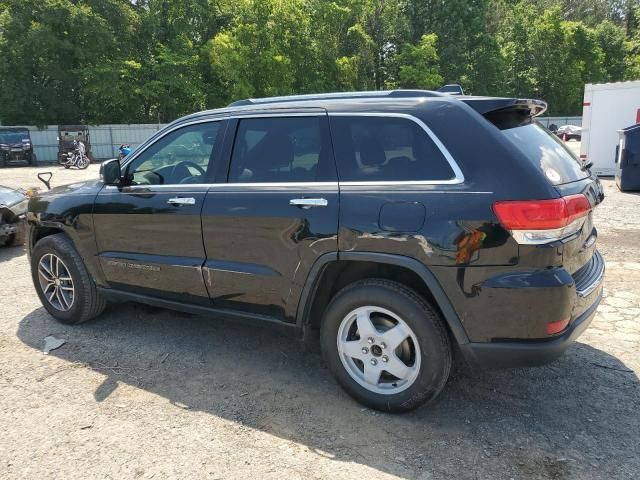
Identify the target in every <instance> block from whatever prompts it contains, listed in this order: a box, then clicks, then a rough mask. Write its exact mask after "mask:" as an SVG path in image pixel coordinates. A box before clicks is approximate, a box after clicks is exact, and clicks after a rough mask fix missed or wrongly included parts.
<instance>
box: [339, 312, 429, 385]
mask: <svg viewBox="0 0 640 480" xmlns="http://www.w3.org/2000/svg"><path fill="white" fill-rule="evenodd" d="M337 342H338V354H339V355H340V360H341V361H342V365H343V366H344V368H345V370H346V371H347V373H348V374H349V376H350V377H351V378H352V379H353V380H355V381H356V382H357V383H359V384H360V385H361V386H362V387H364V388H366V389H367V390H369V391H371V392H374V393H378V394H385V395H391V394H396V393H400V392H402V391H403V390H406V389H407V388H409V387H410V386H411V385H412V384H413V383H414V382H415V380H416V378H417V377H418V374H419V373H420V362H421V354H420V348H419V344H418V339H417V337H416V335H415V333H414V332H413V330H411V328H410V327H409V325H408V324H407V323H406V322H405V321H404V320H402V318H400V317H399V316H398V315H396V314H395V313H393V312H391V311H390V310H387V309H385V308H381V307H376V306H364V307H359V308H356V309H355V310H352V311H351V312H349V313H348V314H347V315H346V316H345V317H344V318H343V320H342V322H341V323H340V327H339V328H338V335H337Z"/></svg>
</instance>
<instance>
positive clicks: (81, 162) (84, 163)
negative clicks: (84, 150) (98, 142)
mask: <svg viewBox="0 0 640 480" xmlns="http://www.w3.org/2000/svg"><path fill="white" fill-rule="evenodd" d="M89 163H90V161H89V157H87V156H86V155H82V156H81V157H80V158H78V163H77V164H76V165H77V167H78V168H79V169H80V170H84V169H85V168H87V167H88V166H89Z"/></svg>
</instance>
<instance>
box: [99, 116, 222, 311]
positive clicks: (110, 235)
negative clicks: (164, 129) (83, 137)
mask: <svg viewBox="0 0 640 480" xmlns="http://www.w3.org/2000/svg"><path fill="white" fill-rule="evenodd" d="M224 126H225V122H224V121H212V120H207V121H199V122H198V123H193V124H189V125H185V126H182V127H179V128H176V129H174V130H172V131H170V132H168V133H167V134H166V135H164V136H162V137H160V138H159V139H158V140H156V141H155V142H154V143H152V144H151V145H150V146H149V147H147V148H146V149H145V150H144V151H143V152H142V153H140V154H136V156H135V157H134V158H133V159H132V160H131V161H130V162H129V163H128V164H127V166H126V168H125V170H124V175H125V178H126V179H127V180H126V182H125V185H123V186H121V187H114V186H107V187H104V188H103V190H102V191H101V192H100V193H99V194H98V196H97V198H96V203H95V208H94V228H95V235H96V242H97V247H98V257H99V261H100V265H101V267H102V270H103V272H104V275H105V278H106V280H107V282H108V283H109V285H110V286H111V287H112V288H116V289H120V290H124V291H128V292H132V293H140V294H146V295H153V296H162V297H163V298H165V299H169V300H175V301H180V302H191V303H203V304H208V303H209V297H208V293H207V289H206V288H205V286H204V280H203V277H202V265H203V263H204V260H205V252H204V246H203V243H202V225H201V222H200V212H201V210H202V206H203V203H204V199H205V196H206V193H207V190H208V189H209V184H208V182H209V178H210V177H211V173H212V172H213V169H214V167H215V166H216V159H217V156H218V152H219V150H220V146H221V143H222V138H223V136H224Z"/></svg>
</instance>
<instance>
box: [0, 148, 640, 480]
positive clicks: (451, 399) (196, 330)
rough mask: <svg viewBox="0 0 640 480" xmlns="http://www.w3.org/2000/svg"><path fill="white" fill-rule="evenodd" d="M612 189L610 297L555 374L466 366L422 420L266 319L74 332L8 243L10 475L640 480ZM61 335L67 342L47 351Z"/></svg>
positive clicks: (624, 280)
mask: <svg viewBox="0 0 640 480" xmlns="http://www.w3.org/2000/svg"><path fill="white" fill-rule="evenodd" d="M572 146H573V145H572ZM36 170H37V169H35V168H13V169H4V170H0V184H5V185H14V186H21V187H32V186H36V185H38V183H39V182H38V181H37V180H35V171H36ZM39 170H47V169H46V168H41V169H39ZM51 170H52V171H54V179H53V183H54V185H59V184H62V183H68V182H73V181H78V180H81V179H84V178H91V177H95V176H96V175H97V167H96V166H91V167H90V169H89V170H87V171H84V172H78V171H65V170H64V169H61V168H59V167H53V168H51ZM604 184H605V188H606V193H607V199H606V200H605V202H604V204H603V205H602V206H601V207H600V208H599V209H598V210H597V212H596V217H597V218H596V222H597V225H598V227H599V231H600V240H599V248H600V250H601V251H602V253H603V255H604V256H605V258H606V260H607V275H606V288H605V300H604V302H603V304H602V305H601V307H600V309H599V311H598V314H597V317H596V319H595V320H594V322H593V324H592V326H591V328H590V329H588V330H587V332H586V333H585V334H584V335H583V336H582V337H581V338H580V342H579V343H577V344H576V345H574V346H572V347H571V348H570V349H569V350H568V351H567V353H566V354H565V355H564V356H563V357H562V358H561V359H560V360H558V361H556V362H555V363H553V364H552V365H549V366H546V367H540V368H532V369H517V370H502V371H490V372H478V371H473V370H470V369H464V370H463V371H461V372H460V373H458V374H457V375H456V376H455V378H453V379H452V380H451V381H450V382H449V384H448V385H447V387H446V389H445V391H444V392H443V394H442V395H441V397H440V398H439V399H438V400H437V401H436V402H435V403H434V404H432V405H430V406H427V407H423V408H420V409H418V410H417V411H414V412H412V413H409V414H405V415H389V414H380V413H377V412H374V411H371V410H368V409H365V408H363V407H362V406H360V405H359V404H357V403H355V402H354V401H352V400H351V399H350V398H349V397H348V396H347V395H346V394H345V393H343V392H342V390H341V389H340V388H339V387H338V386H337V385H336V383H335V382H334V381H333V379H332V378H331V376H330V374H329V372H328V371H327V370H326V368H325V367H324V366H323V365H322V362H321V359H320V357H319V356H318V355H317V354H313V353H307V352H305V351H304V350H303V348H302V347H301V345H300V344H299V343H297V342H296V341H293V340H292V339H289V338H285V337H282V336H280V335H278V334H277V333H275V332H273V331H270V330H266V329H260V328H256V327H255V326H241V325H236V324H231V323H227V322H223V321H212V320H211V319H206V318H201V317H195V316H190V315H184V314H180V313H174V312H169V311H164V310H159V309H151V308H148V307H143V306H137V305H133V304H123V305H117V306H115V305H114V306H111V307H110V308H109V309H108V310H107V311H106V312H105V314H104V315H103V316H102V317H101V318H99V319H97V320H95V321H92V322H90V323H88V324H85V325H81V326H78V327H73V328H72V327H66V326H63V325H61V324H58V323H56V322H55V321H53V319H52V318H51V317H50V316H49V315H48V314H47V313H46V312H45V311H44V309H43V308H42V307H41V306H40V303H39V302H38V299H37V297H36V295H35V292H34V290H33V287H32V285H31V279H30V274H29V267H28V264H27V258H26V256H25V253H24V249H23V248H3V249H0V278H2V283H1V285H0V295H1V298H2V301H1V302H2V303H1V305H2V309H1V312H2V315H0V431H1V432H2V434H1V435H0V478H3V479H14V478H15V479H17V478H117V479H121V478H225V479H226V478H231V479H235V478H260V479H263V478H265V479H271V478H273V479H280V478H285V477H286V478H288V479H298V478H300V479H308V478H358V479H361V478H374V477H375V478H379V479H383V478H408V479H423V480H426V479H452V478H455V479H481V478H482V479H484V478H491V479H512V478H513V479H518V478H531V479H580V480H583V479H614V478H615V479H626V478H629V479H630V478H640V473H639V472H640V411H639V409H638V407H639V405H640V382H639V380H638V375H639V372H640V325H639V323H638V317H639V316H640V260H639V258H640V195H638V194H622V193H620V192H619V191H618V190H617V188H616V186H615V184H614V183H613V182H612V181H611V180H605V181H604ZM49 335H53V336H55V337H57V338H60V339H64V340H65V341H66V343H65V344H64V345H63V346H62V347H60V348H59V349H57V350H54V351H52V352H51V353H50V354H48V355H46V354H44V353H43V351H42V350H43V347H44V339H45V337H47V336H49Z"/></svg>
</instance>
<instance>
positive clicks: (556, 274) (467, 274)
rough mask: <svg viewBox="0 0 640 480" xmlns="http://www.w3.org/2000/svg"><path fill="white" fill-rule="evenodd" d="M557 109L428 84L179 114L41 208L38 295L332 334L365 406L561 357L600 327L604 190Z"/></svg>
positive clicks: (32, 237) (67, 310)
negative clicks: (460, 374) (561, 134)
mask: <svg viewBox="0 0 640 480" xmlns="http://www.w3.org/2000/svg"><path fill="white" fill-rule="evenodd" d="M545 108H546V105H545V104H544V102H540V101H536V100H519V99H510V98H481V97H468V96H448V95H444V94H441V93H436V92H428V91H402V90H401V91H392V92H374V93H343V94H326V95H311V96H298V97H282V98H270V99H260V100H244V101H241V102H237V103H236V104H232V105H231V106H230V107H229V108H225V109H220V110H211V111H206V112H201V113H197V114H193V115H190V116H187V117H184V118H181V119H180V120H177V121H175V122H173V123H172V124H170V125H168V126H167V127H165V128H164V129H162V130H161V131H160V132H158V133H157V134H156V135H154V136H153V137H152V138H151V139H149V140H148V141H147V142H145V143H144V144H142V145H141V146H140V147H139V148H137V149H136V150H135V151H134V152H133V153H132V154H131V155H129V156H127V158H126V159H124V160H123V162H122V164H120V163H118V161H113V160H112V161H109V162H106V163H105V164H103V167H102V173H101V176H102V178H101V180H95V181H89V182H85V183H76V184H73V185H68V186H64V187H59V188H56V189H53V190H51V191H50V192H47V193H46V194H43V195H40V196H37V197H34V198H32V199H31V201H30V203H29V214H28V221H29V231H30V233H29V241H28V245H29V250H30V255H31V265H32V275H33V281H34V283H35V287H36V290H37V292H38V295H39V296H40V299H41V301H42V303H43V305H44V306H45V308H46V309H47V310H48V311H49V312H50V313H51V315H53V316H54V317H55V318H57V319H58V320H60V321H62V322H65V323H79V322H83V321H86V320H89V319H91V318H93V317H95V316H97V315H98V314H100V312H102V310H103V308H104V306H105V302H106V301H107V300H135V301H139V302H144V303H148V304H153V305H157V306H162V307H166V308H171V309H176V310H183V311H188V312H193V313H199V314H208V315H211V316H215V317H222V318H232V319H233V318H235V319H251V320H254V321H256V322H261V323H263V324H271V325H276V326H279V327H283V329H285V330H289V331H292V332H295V333H298V334H299V335H300V336H301V337H302V338H304V339H305V341H313V340H314V339H316V340H319V342H320V345H321V347H322V351H323V354H324V357H325V359H326V362H327V364H328V366H329V368H330V369H331V370H332V372H333V373H334V374H335V376H336V377H337V379H338V381H339V382H340V384H341V385H342V386H343V387H344V388H345V389H346V390H347V391H348V392H349V393H350V394H351V395H352V396H354V397H355V398H356V399H358V400H359V401H361V402H363V403H364V404H366V405H368V406H371V407H373V408H377V409H383V410H389V411H403V410H409V409H411V408H414V407H416V406H418V405H420V404H422V403H423V402H425V401H428V400H431V399H433V398H434V397H436V396H437V395H438V393H439V392H440V391H441V390H442V388H443V386H444V385H445V382H446V381H447V377H448V376H449V372H450V369H451V364H452V357H453V355H454V353H455V352H460V353H461V355H462V356H463V357H464V358H465V359H466V360H467V361H469V362H471V363H473V364H476V365H481V366H525V365H537V364H541V363H544V362H548V361H550V360H553V359H555V358H557V357H558V356H559V355H560V354H561V353H562V352H563V351H564V350H565V349H566V348H567V346H568V345H569V344H570V343H571V342H572V341H573V340H575V338H576V337H577V336H578V335H580V333H581V332H582V331H583V330H584V329H585V328H586V327H587V325H588V324H589V322H590V321H591V319H592V317H593V316H594V313H595V309H596V307H597V305H598V303H599V301H600V299H601V296H602V278H603V275H604V262H603V260H602V257H601V256H600V254H599V253H598V252H597V251H596V238H597V233H596V229H595V228H594V227H593V225H592V214H591V212H592V210H593V208H594V207H595V206H596V205H598V204H599V203H600V202H601V201H602V200H603V192H602V187H601V185H600V183H599V181H598V179H597V178H596V177H594V176H593V175H591V174H590V172H589V171H588V170H587V169H586V168H584V167H583V166H582V165H581V164H579V163H578V161H577V160H576V159H575V157H573V156H572V154H571V153H569V151H568V150H567V149H566V148H565V147H564V146H563V144H562V142H560V141H559V140H558V139H557V138H556V137H554V136H553V135H551V134H550V133H549V132H548V131H547V130H545V129H544V128H542V127H541V126H540V125H538V124H537V123H536V122H535V120H534V117H535V116H536V115H538V114H540V113H541V112H543V111H544V110H545Z"/></svg>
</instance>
